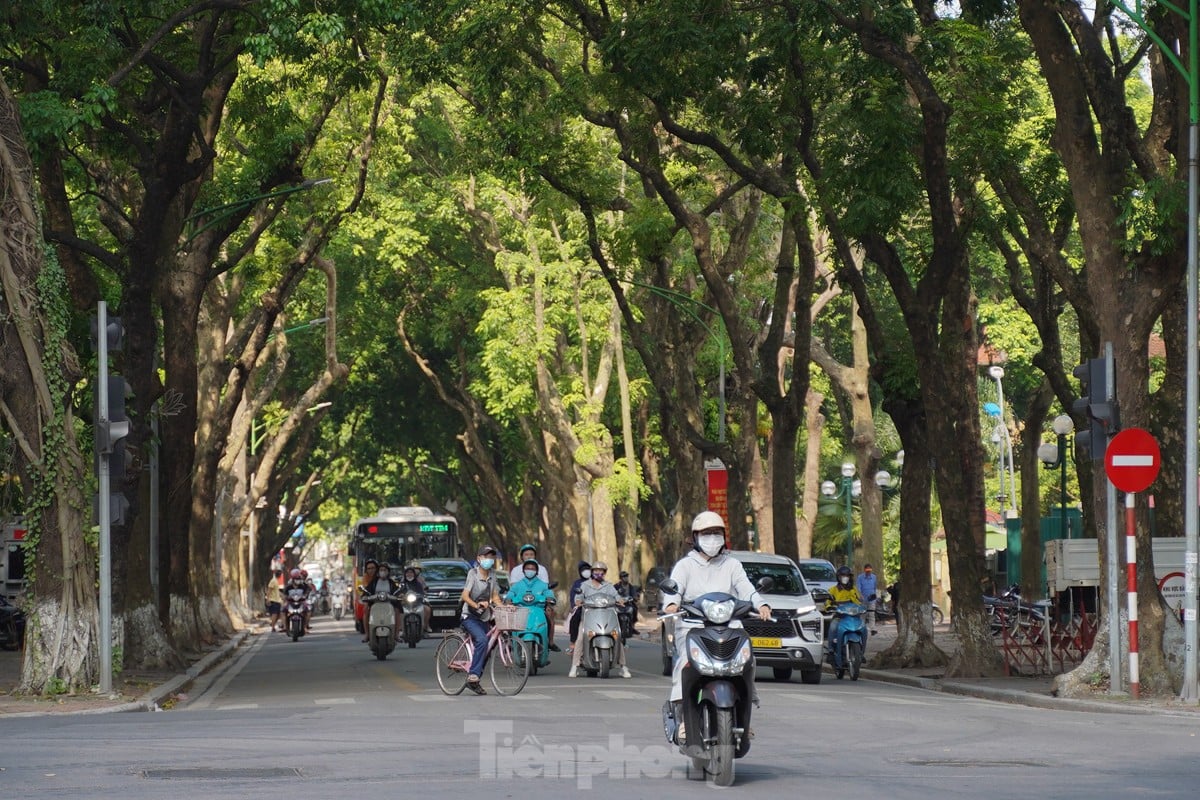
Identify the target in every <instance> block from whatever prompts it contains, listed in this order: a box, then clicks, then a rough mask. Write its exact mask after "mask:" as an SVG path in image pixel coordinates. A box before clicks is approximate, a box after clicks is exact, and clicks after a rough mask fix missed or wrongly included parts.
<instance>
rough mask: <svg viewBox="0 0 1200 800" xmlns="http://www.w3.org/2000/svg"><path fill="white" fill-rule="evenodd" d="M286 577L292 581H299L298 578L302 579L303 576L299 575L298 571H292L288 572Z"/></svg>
mask: <svg viewBox="0 0 1200 800" xmlns="http://www.w3.org/2000/svg"><path fill="white" fill-rule="evenodd" d="M288 577H289V578H291V579H292V580H294V581H298V580H300V578H302V577H303V576H302V575H301V574H300V570H298V569H294V570H292V571H291V572H289V573H288Z"/></svg>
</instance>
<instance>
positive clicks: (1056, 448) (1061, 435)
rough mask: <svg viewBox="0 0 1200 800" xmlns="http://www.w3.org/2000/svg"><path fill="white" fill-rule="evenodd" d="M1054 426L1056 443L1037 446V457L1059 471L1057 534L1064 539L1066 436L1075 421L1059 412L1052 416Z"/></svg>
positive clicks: (1050, 467) (1045, 464) (1065, 533)
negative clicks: (1056, 437)
mask: <svg viewBox="0 0 1200 800" xmlns="http://www.w3.org/2000/svg"><path fill="white" fill-rule="evenodd" d="M1051 427H1052V428H1054V433H1055V435H1057V436H1058V444H1054V443H1053V442H1046V443H1044V444H1042V445H1041V446H1039V447H1038V451H1037V455H1038V459H1039V460H1040V461H1041V462H1042V464H1043V465H1044V466H1045V468H1046V469H1054V468H1055V467H1058V468H1059V469H1060V470H1061V472H1060V473H1059V481H1058V487H1059V501H1060V504H1059V509H1060V510H1059V518H1058V524H1059V535H1060V538H1062V539H1066V538H1068V536H1067V443H1068V441H1069V440H1068V437H1069V436H1070V435H1071V433H1072V432H1073V431H1074V430H1075V423H1074V421H1073V420H1072V419H1071V417H1070V416H1069V415H1067V414H1059V415H1058V416H1057V417H1055V418H1054V422H1053V423H1052V424H1051Z"/></svg>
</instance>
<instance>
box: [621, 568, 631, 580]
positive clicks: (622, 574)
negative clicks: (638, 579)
mask: <svg viewBox="0 0 1200 800" xmlns="http://www.w3.org/2000/svg"><path fill="white" fill-rule="evenodd" d="M628 577H629V573H628V572H626V571H625V570H621V579H622V580H624V579H625V578H628Z"/></svg>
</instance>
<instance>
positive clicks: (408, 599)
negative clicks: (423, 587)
mask: <svg viewBox="0 0 1200 800" xmlns="http://www.w3.org/2000/svg"><path fill="white" fill-rule="evenodd" d="M400 610H401V611H403V612H404V641H405V642H407V643H408V646H409V647H416V646H417V642H419V641H421V637H422V635H424V633H425V615H424V611H425V595H424V594H422V593H421V592H419V591H417V590H416V589H405V590H404V596H403V597H401V598H400Z"/></svg>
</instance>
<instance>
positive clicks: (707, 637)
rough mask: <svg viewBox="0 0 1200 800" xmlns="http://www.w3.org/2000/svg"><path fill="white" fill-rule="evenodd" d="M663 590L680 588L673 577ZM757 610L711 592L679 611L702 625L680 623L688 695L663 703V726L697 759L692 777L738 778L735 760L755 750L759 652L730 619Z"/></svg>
mask: <svg viewBox="0 0 1200 800" xmlns="http://www.w3.org/2000/svg"><path fill="white" fill-rule="evenodd" d="M662 590H663V591H664V592H665V593H667V594H675V593H677V592H678V588H677V587H676V585H675V584H674V582H673V581H670V580H667V581H664V582H663V583H662ZM754 611H755V609H754V606H753V604H751V603H747V602H746V601H744V600H738V599H737V598H736V597H733V596H732V595H728V594H725V593H723V592H711V593H709V594H706V595H703V596H701V597H698V598H696V599H695V600H693V601H691V602H685V603H683V605H682V606H681V607H680V611H679V612H677V615H678V616H679V617H681V618H682V619H681V622H683V623H686V622H696V621H700V622H702V623H703V627H701V628H691V629H690V630H689V629H688V628H687V627H686V626H684V627H679V628H677V630H679V631H680V633H682V632H683V631H686V636H682V637H679V638H680V640H679V641H677V646H678V651H679V655H678V656H677V657H678V658H682V659H684V664H683V700H682V701H681V702H679V703H671V702H669V701H668V702H667V703H666V704H665V705H664V706H663V729H664V732H665V733H666V736H667V740H668V741H670V742H673V743H675V744H677V745H679V752H681V753H683V754H684V755H685V756H688V757H689V758H691V759H692V765H691V769H690V770H689V777H693V778H697V779H700V778H704V779H707V780H710V781H712V783H713V784H715V785H717V786H730V785H731V784H732V783H733V773H734V769H733V761H734V759H736V758H742V757H743V756H745V755H746V753H748V752H750V710H751V706H752V704H753V699H754V653H753V650H752V648H751V644H750V636H749V635H748V634H747V633H746V631H745V630H744V629H742V628H734V627H730V625H729V623H730V622H731V621H732V620H740V619H743V618H745V617H748V616H750V615H751V614H753V613H754ZM669 616H676V615H669ZM681 724H682V733H683V735H682V736H680V735H679V734H680V726H681Z"/></svg>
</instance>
